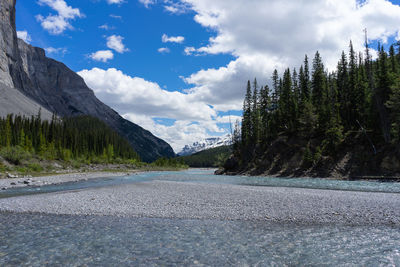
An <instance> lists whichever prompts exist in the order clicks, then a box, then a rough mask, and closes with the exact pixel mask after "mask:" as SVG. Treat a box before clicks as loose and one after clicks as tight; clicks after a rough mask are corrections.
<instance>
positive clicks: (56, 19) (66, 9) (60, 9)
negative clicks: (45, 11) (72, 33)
mask: <svg viewBox="0 0 400 267" xmlns="http://www.w3.org/2000/svg"><path fill="white" fill-rule="evenodd" d="M38 4H39V5H47V6H49V7H50V8H52V9H53V10H54V11H56V12H57V14H56V15H54V14H50V15H48V16H47V17H44V16H42V15H37V16H36V19H37V21H39V22H40V23H41V25H42V27H43V28H44V29H45V30H47V31H48V32H50V33H51V34H55V35H57V34H61V33H63V32H64V31H65V30H67V29H70V30H71V29H73V27H72V25H71V24H70V21H71V20H74V19H75V18H81V17H83V14H82V13H81V12H80V10H79V9H78V8H72V7H71V6H68V5H67V3H66V2H65V1H64V0H39V1H38Z"/></svg>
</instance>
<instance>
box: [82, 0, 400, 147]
mask: <svg viewBox="0 0 400 267" xmlns="http://www.w3.org/2000/svg"><path fill="white" fill-rule="evenodd" d="M140 1H141V2H142V3H143V4H145V6H147V7H149V6H150V5H151V4H154V3H155V2H156V1H148V0H140ZM145 2H146V3H147V4H146V3H145ZM158 2H159V3H160V4H161V5H163V6H167V5H168V4H169V5H170V6H172V7H173V6H174V5H172V3H181V4H184V5H186V6H187V7H188V8H190V10H191V11H192V12H193V13H194V20H195V21H196V22H197V23H199V24H200V25H201V26H203V27H204V28H205V29H206V30H207V31H209V32H210V33H211V34H212V37H211V38H210V39H209V42H208V43H206V44H198V45H197V46H196V44H191V46H188V47H186V48H185V50H184V53H185V54H186V55H193V56H196V55H199V54H201V55H216V54H228V55H231V56H233V57H234V59H233V60H231V61H230V62H229V63H227V64H226V65H224V66H220V67H217V68H209V69H202V70H199V71H197V72H195V73H193V74H191V75H189V76H187V77H184V78H183V79H184V81H185V82H186V83H187V85H188V87H189V89H188V90H186V91H185V92H184V93H181V92H169V91H166V90H163V89H162V88H160V86H159V85H158V84H156V83H153V82H149V81H146V80H144V79H142V78H138V77H130V76H128V75H126V74H124V73H122V72H121V71H118V70H116V69H108V70H101V69H92V70H84V71H81V72H80V75H81V76H82V77H84V79H85V81H86V82H87V83H88V85H89V86H90V87H91V88H93V89H94V90H95V92H96V95H97V96H98V97H99V98H100V99H101V100H102V101H104V102H105V103H107V104H108V105H110V106H112V107H114V108H115V109H116V110H117V111H118V112H120V113H121V114H123V115H124V117H126V118H128V119H130V120H132V121H133V122H135V123H138V124H139V125H141V126H143V127H145V128H147V129H149V130H150V131H152V132H153V133H155V134H156V135H157V136H159V137H161V138H163V139H165V140H166V141H168V142H169V143H171V144H172V146H173V147H174V149H175V151H179V149H180V148H182V147H183V146H184V145H186V144H189V143H191V142H193V141H197V140H198V139H202V138H205V137H208V136H210V135H216V134H217V133H220V132H223V129H221V128H220V127H219V125H220V124H221V123H222V124H226V123H229V117H227V116H222V117H218V116H217V114H218V113H219V111H228V110H240V109H241V107H242V103H243V96H244V93H245V87H246V81H247V80H249V79H250V80H252V79H254V78H255V77H257V78H258V81H259V84H265V83H268V82H269V80H270V77H271V74H272V72H273V70H274V69H275V68H277V69H278V70H279V71H280V72H281V71H282V70H283V69H284V68H287V67H295V66H299V65H300V64H301V63H302V61H303V58H304V55H305V54H308V55H309V56H310V57H311V58H312V57H313V55H314V53H315V52H316V51H317V50H319V52H320V53H321V55H322V57H323V59H324V62H325V63H326V64H325V65H326V67H327V68H329V69H331V70H332V69H333V68H334V67H335V66H336V64H337V61H338V59H339V57H340V53H341V50H347V48H348V44H349V42H350V40H352V41H353V44H354V46H355V49H356V50H358V51H361V50H363V43H364V33H363V29H364V28H367V29H368V32H369V38H370V40H380V41H381V42H383V43H385V42H387V41H388V39H389V38H391V37H397V39H400V33H399V30H400V7H399V6H398V5H394V4H392V3H391V2H389V1H387V0H367V1H363V2H361V1H358V0H335V1H332V0H316V1H309V0H299V1H292V0H269V1H248V0H218V1H215V0H176V1H173V2H172V1H165V0H164V1H161V0H159V1H158ZM171 10H173V9H171ZM171 12H172V13H174V12H173V11H171ZM178 37H179V36H178ZM171 38H177V37H169V36H168V35H166V34H164V35H163V37H162V41H163V42H165V43H167V42H174V41H175V42H176V41H178V43H182V42H183V41H184V38H183V37H182V38H183V39H181V41H180V40H179V39H171ZM173 40H174V41H173ZM157 118H169V119H174V120H176V121H175V122H174V123H173V124H172V125H163V124H160V123H159V122H157V120H156V119H157ZM236 119H239V117H237V116H236V117H235V116H232V117H231V122H232V123H234V122H235V121H236Z"/></svg>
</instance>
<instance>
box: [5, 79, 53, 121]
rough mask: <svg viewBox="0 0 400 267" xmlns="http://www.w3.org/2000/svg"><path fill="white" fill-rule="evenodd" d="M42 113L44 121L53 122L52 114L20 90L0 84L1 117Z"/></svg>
mask: <svg viewBox="0 0 400 267" xmlns="http://www.w3.org/2000/svg"><path fill="white" fill-rule="evenodd" d="M39 110H40V113H41V117H42V119H44V120H51V117H52V113H51V112H50V111H48V110H47V109H45V108H44V107H42V106H41V105H39V104H38V103H36V102H35V101H33V100H31V99H30V98H28V97H27V96H25V95H24V94H22V93H21V92H20V91H19V90H17V89H15V88H11V87H9V86H6V85H4V84H2V83H1V82H0V117H5V116H7V114H10V113H12V114H15V115H21V116H28V117H30V116H36V115H37V114H38V113H39Z"/></svg>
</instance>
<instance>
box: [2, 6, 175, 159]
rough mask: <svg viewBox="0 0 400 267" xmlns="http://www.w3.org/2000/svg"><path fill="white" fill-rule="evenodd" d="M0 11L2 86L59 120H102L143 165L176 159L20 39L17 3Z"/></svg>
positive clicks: (80, 81)
mask: <svg viewBox="0 0 400 267" xmlns="http://www.w3.org/2000/svg"><path fill="white" fill-rule="evenodd" d="M0 7H1V17H0V20H1V22H0V28H1V29H0V32H1V34H2V36H1V38H0V50H1V52H0V69H1V71H3V70H4V71H3V74H1V71H0V81H1V82H3V83H4V84H6V85H8V86H9V87H13V86H14V87H15V88H18V89H19V90H20V91H21V92H22V93H23V94H24V95H26V96H27V97H28V98H30V99H32V100H34V101H36V102H37V103H38V104H40V105H41V106H43V107H44V108H46V109H47V110H49V111H50V112H54V113H56V114H57V115H59V116H74V115H82V114H85V115H91V116H94V117H97V118H99V119H101V120H103V121H104V122H105V123H107V124H108V125H109V126H110V127H112V128H113V129H115V130H116V131H117V132H118V133H119V134H121V135H122V136H123V137H125V138H126V139H127V140H128V141H129V142H130V144H131V145H132V147H133V148H134V149H135V150H136V152H137V153H138V154H139V155H140V156H141V158H142V160H144V161H153V160H155V159H157V158H158V157H173V156H175V153H174V152H173V150H172V148H171V146H170V145H169V144H167V143H166V142H165V141H163V140H161V139H159V138H157V137H155V136H154V135H153V134H151V133H150V132H149V131H146V130H144V129H143V128H141V127H140V126H138V125H136V124H134V123H132V122H129V121H127V120H125V119H124V118H122V117H121V116H120V115H119V114H118V113H117V112H115V111H114V110H113V109H111V108H110V107H108V106H107V105H105V104H104V103H102V102H101V101H100V100H98V99H97V98H96V96H95V95H94V93H93V91H92V90H91V89H90V88H88V87H87V85H86V84H85V82H84V80H83V79H82V78H81V77H80V76H79V75H78V74H76V73H75V72H73V71H72V70H70V69H69V68H68V67H67V66H65V65H64V64H63V63H61V62H58V61H56V60H53V59H51V58H48V57H46V55H45V52H44V50H43V49H41V48H37V47H32V46H31V45H29V44H26V43H25V42H24V41H22V40H20V39H17V37H16V30H15V0H0ZM3 7H4V9H3ZM1 53H2V54H1ZM3 59H4V60H3ZM7 67H8V68H7ZM10 77H11V80H10Z"/></svg>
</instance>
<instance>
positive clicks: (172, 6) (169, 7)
mask: <svg viewBox="0 0 400 267" xmlns="http://www.w3.org/2000/svg"><path fill="white" fill-rule="evenodd" d="M164 9H165V10H166V11H167V12H170V13H172V14H184V13H187V12H188V11H189V10H190V6H189V5H188V4H186V3H182V2H174V1H172V0H164Z"/></svg>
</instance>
